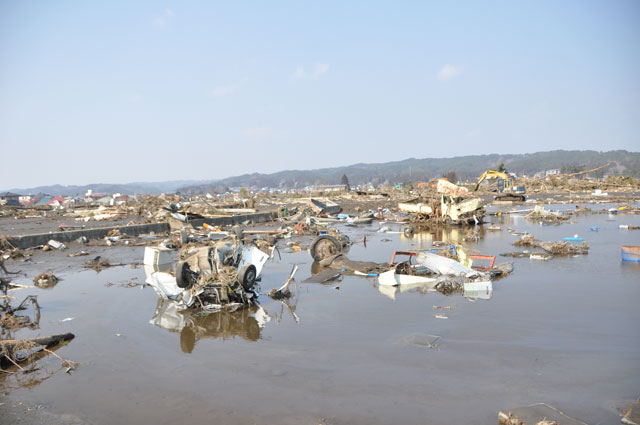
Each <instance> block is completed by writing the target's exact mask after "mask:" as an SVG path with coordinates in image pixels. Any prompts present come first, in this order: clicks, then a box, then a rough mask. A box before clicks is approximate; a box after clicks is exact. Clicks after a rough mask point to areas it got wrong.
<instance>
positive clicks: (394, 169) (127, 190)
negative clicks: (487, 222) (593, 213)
mask: <svg viewBox="0 0 640 425" xmlns="http://www.w3.org/2000/svg"><path fill="white" fill-rule="evenodd" d="M500 163H504V165H505V168H506V169H507V170H508V171H510V172H513V173H516V174H518V175H521V174H526V175H528V176H531V175H533V174H535V173H536V172H539V171H544V170H550V169H561V170H563V171H577V170H579V169H591V168H595V167H598V166H602V165H604V164H606V163H611V165H610V166H609V167H607V169H604V170H602V171H601V172H600V174H615V175H627V176H632V177H636V178H640V152H628V151H625V150H615V151H608V152H598V151H565V150H556V151H549V152H536V153H526V154H506V155H501V154H488V155H469V156H459V157H453V158H422V159H417V158H409V159H405V160H402V161H393V162H386V163H378V164H362V163H361V164H353V165H347V166H342V167H333V168H321V169H315V170H285V171H279V172H276V173H271V174H260V173H252V174H244V175H241V176H234V177H228V178H225V179H219V180H173V181H166V182H148V183H145V182H135V183H126V184H106V183H99V184H88V185H82V186H61V185H52V186H38V187H33V188H27V189H9V190H8V191H9V192H15V193H19V194H37V193H46V194H48V195H54V196H75V195H83V194H85V193H86V192H87V190H89V189H91V190H93V192H94V193H106V194H112V193H122V194H123V195H135V194H159V193H172V192H180V193H204V192H221V191H225V190H226V189H227V188H230V187H248V188H262V187H281V188H296V187H297V188H302V187H305V186H310V185H321V184H338V183H340V181H341V179H342V176H343V175H346V176H347V177H348V179H349V183H350V184H351V185H359V184H365V183H373V184H381V183H385V182H386V183H402V182H408V181H426V180H429V179H432V178H437V177H442V176H444V175H446V174H447V173H449V172H454V173H456V176H457V178H458V179H459V180H461V181H464V180H468V181H475V180H476V179H477V178H478V177H479V176H480V174H481V173H482V172H483V171H484V170H487V169H492V168H497V167H498V165H499V164H500ZM0 192H2V191H0Z"/></svg>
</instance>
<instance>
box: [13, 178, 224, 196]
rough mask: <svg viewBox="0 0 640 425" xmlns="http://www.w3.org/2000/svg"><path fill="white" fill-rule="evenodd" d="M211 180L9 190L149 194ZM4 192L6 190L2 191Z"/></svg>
mask: <svg viewBox="0 0 640 425" xmlns="http://www.w3.org/2000/svg"><path fill="white" fill-rule="evenodd" d="M210 181H211V180H174V181H166V182H151V183H145V182H135V183H123V184H108V183H96V184H86V185H81V186H76V185H72V186H62V185H59V184H56V185H51V186H37V187H32V188H26V189H9V190H8V192H14V193H19V194H21V195H29V194H31V195H35V194H38V193H45V194H47V195H53V196H80V195H84V194H85V193H87V190H89V189H90V190H92V191H93V193H104V194H114V193H121V194H123V195H139V194H149V195H156V194H160V193H172V192H175V191H176V190H177V189H179V188H180V187H184V186H187V185H194V184H202V183H208V182H210ZM2 192H4V191H2Z"/></svg>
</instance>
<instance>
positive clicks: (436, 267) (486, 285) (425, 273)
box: [378, 251, 500, 298]
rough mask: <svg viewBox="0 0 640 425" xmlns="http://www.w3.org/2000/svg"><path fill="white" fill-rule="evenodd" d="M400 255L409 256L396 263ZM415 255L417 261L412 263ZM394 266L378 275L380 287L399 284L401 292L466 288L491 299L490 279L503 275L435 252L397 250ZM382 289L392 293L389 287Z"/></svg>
mask: <svg viewBox="0 0 640 425" xmlns="http://www.w3.org/2000/svg"><path fill="white" fill-rule="evenodd" d="M398 255H406V256H408V257H409V259H408V260H407V261H402V262H398V263H395V258H396V256H398ZM414 257H415V258H416V263H415V264H413V263H412V258H414ZM492 265H493V263H492ZM390 266H391V269H390V270H388V271H386V272H384V273H381V274H380V276H379V277H378V284H379V285H380V288H383V287H387V288H389V287H395V288H396V290H397V291H399V292H403V291H406V290H408V289H411V288H421V289H422V290H426V291H439V292H442V293H444V294H450V293H452V292H456V291H459V290H462V291H463V292H464V295H465V296H468V297H473V298H491V293H492V292H493V284H492V282H491V280H490V278H491V277H494V276H496V275H498V274H500V272H499V271H498V270H488V271H486V272H484V271H479V270H475V269H472V268H471V267H468V266H465V265H464V264H462V263H460V262H459V261H456V260H454V259H451V258H448V257H444V256H442V255H439V254H437V253H434V252H419V253H418V252H410V251H396V252H394V253H393V257H392V259H391V263H390ZM382 292H384V293H385V294H386V295H388V296H389V293H388V292H389V290H384V291H382ZM393 293H394V294H395V291H394V292H393Z"/></svg>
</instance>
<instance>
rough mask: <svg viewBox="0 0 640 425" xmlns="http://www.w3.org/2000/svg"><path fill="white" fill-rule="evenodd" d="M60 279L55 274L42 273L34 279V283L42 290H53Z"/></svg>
mask: <svg viewBox="0 0 640 425" xmlns="http://www.w3.org/2000/svg"><path fill="white" fill-rule="evenodd" d="M59 280H60V279H58V277H57V276H56V275H54V274H53V273H40V274H39V275H37V276H36V277H34V278H33V282H34V283H35V285H36V286H39V287H40V288H53V287H54V286H56V284H57V283H58V281H59Z"/></svg>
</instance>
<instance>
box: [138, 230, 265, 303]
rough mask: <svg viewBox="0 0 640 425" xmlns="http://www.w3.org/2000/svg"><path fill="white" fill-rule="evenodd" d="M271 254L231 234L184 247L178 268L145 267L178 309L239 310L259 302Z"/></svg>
mask: <svg viewBox="0 0 640 425" xmlns="http://www.w3.org/2000/svg"><path fill="white" fill-rule="evenodd" d="M269 258H270V255H269V254H267V253H265V252H263V251H262V250H260V249H259V248H258V247H257V246H255V245H254V244H252V243H244V242H243V240H242V238H241V237H237V236H235V235H230V236H228V237H226V238H224V239H221V240H218V241H215V242H212V243H211V245H207V246H202V247H189V246H187V247H184V248H183V250H182V251H181V253H180V261H178V262H177V263H176V265H175V269H173V270H171V269H168V270H159V269H157V268H156V266H154V265H145V268H148V269H149V270H147V280H146V282H147V283H148V284H149V285H151V287H153V289H154V290H155V291H156V293H157V294H158V295H159V296H160V297H162V298H165V299H170V300H174V301H176V302H177V308H178V309H186V308H188V307H199V308H202V309H204V310H220V309H226V310H235V309H237V308H239V307H242V306H246V305H253V304H256V303H257V298H258V287H257V285H256V282H259V281H260V278H261V275H262V269H263V267H264V265H265V263H266V262H267V260H268V259H269Z"/></svg>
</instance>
